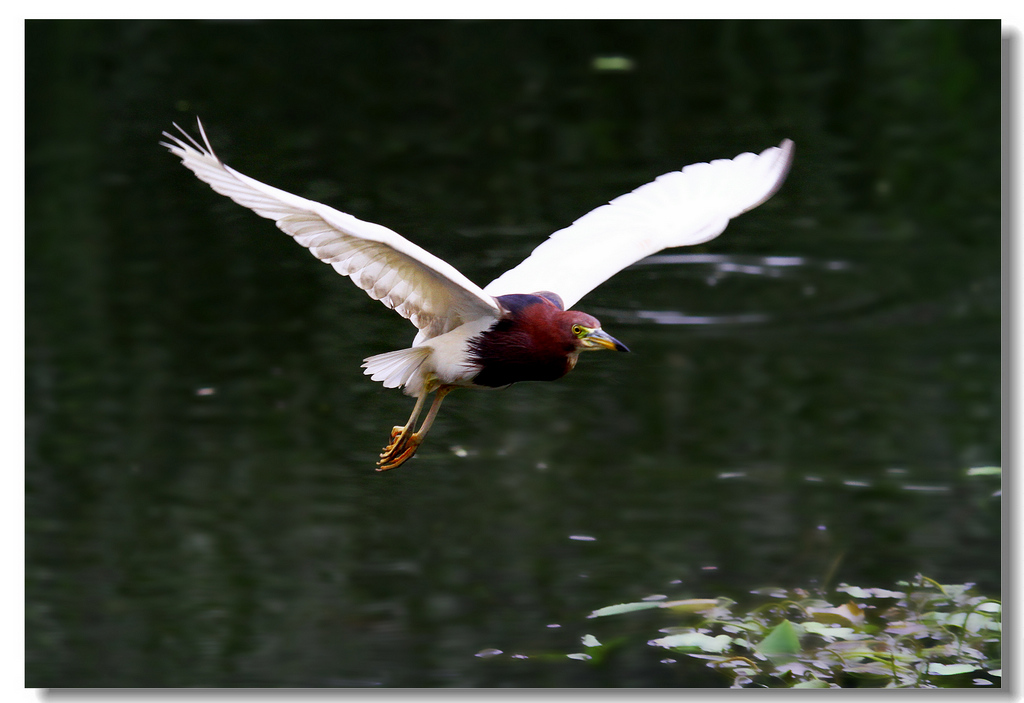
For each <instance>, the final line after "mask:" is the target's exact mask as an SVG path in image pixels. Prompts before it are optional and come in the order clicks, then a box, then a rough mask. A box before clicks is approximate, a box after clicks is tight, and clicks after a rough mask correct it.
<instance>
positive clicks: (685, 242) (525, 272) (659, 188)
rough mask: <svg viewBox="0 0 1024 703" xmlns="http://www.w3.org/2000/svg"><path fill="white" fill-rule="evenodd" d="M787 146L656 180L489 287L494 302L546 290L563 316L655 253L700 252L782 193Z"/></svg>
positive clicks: (593, 214)
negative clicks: (561, 305) (559, 302)
mask: <svg viewBox="0 0 1024 703" xmlns="http://www.w3.org/2000/svg"><path fill="white" fill-rule="evenodd" d="M792 159H793V142H792V141H791V140H789V139H785V140H783V141H782V143H781V144H779V146H776V147H769V148H768V149H765V150H764V151H763V152H761V153H760V154H753V153H743V154H740V155H739V156H737V157H735V158H733V159H715V160H714V161H711V162H710V163H696V164H690V165H688V166H685V167H684V168H682V169H681V170H679V171H672V172H670V173H666V174H662V175H661V176H658V177H657V178H655V179H654V180H653V181H651V182H650V183H646V184H644V185H642V186H640V187H639V188H636V189H635V190H633V191H632V192H630V193H625V194H623V195H620V196H618V197H617V198H614V199H613V200H611V201H610V202H609V203H607V204H605V205H602V206H600V207H598V208H596V209H594V210H592V211H590V212H589V213H587V214H585V215H583V216H582V217H580V218H579V219H577V220H576V221H575V222H574V223H573V224H572V225H570V226H569V227H566V228H564V229H561V230H559V231H557V232H555V233H554V234H552V235H551V236H550V237H548V239H547V240H545V241H544V242H542V243H541V244H540V246H538V247H537V248H536V249H534V250H533V252H532V253H531V254H530V255H529V256H528V257H526V259H524V260H523V261H522V263H520V264H519V265H518V266H516V267H515V268H512V269H510V270H508V271H506V272H505V273H503V274H502V275H501V276H498V278H496V279H494V280H493V281H491V282H490V283H489V284H488V285H487V286H486V287H485V288H484V292H486V293H489V294H491V295H493V296H499V295H507V294H511V293H528V292H531V291H537V290H548V291H552V292H554V293H557V294H558V295H560V296H561V297H562V299H563V300H564V301H565V306H566V308H569V307H571V306H573V305H575V304H576V303H577V302H578V301H579V300H580V299H581V298H582V297H583V296H584V295H586V294H587V293H589V292H590V291H591V290H593V289H594V288H595V287H597V286H598V285H600V284H601V283H602V282H604V281H606V280H607V279H608V278H610V277H611V276H613V275H615V274H616V273H617V272H619V271H621V270H622V269H624V268H626V267H627V266H629V265H630V264H633V263H635V262H637V261H639V260H640V259H642V258H644V257H646V256H650V255H651V254H655V253H657V252H659V251H661V250H662V249H667V248H671V247H679V246H689V245H693V244H700V243H701V242H706V241H708V240H710V239H713V238H715V237H717V236H718V235H719V234H721V233H722V232H723V231H724V230H725V228H726V226H727V225H728V223H729V220H731V219H732V218H734V217H737V216H738V215H740V214H742V213H744V212H747V211H749V210H752V209H753V208H755V207H757V206H758V205H761V204H762V203H764V202H765V201H766V200H768V199H769V198H770V197H771V196H772V195H774V194H775V193H776V192H777V191H778V189H779V188H780V187H781V186H782V183H783V181H784V180H785V178H786V174H787V173H788V171H789V167H790V164H791V163H792Z"/></svg>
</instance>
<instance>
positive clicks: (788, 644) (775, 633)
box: [754, 620, 800, 664]
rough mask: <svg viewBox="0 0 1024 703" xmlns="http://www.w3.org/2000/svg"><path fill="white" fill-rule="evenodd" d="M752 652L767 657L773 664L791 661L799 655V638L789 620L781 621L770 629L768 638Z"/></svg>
mask: <svg viewBox="0 0 1024 703" xmlns="http://www.w3.org/2000/svg"><path fill="white" fill-rule="evenodd" d="M754 651H756V652H759V653H760V654H763V655H765V656H766V657H768V658H769V659H770V660H771V661H772V663H773V664H778V663H780V662H787V661H792V660H793V659H795V658H796V655H797V654H799V653H800V638H799V637H798V636H797V634H796V628H795V627H794V626H793V623H791V622H790V621H789V620H783V621H782V622H780V623H779V624H778V625H776V626H775V627H773V628H772V631H771V632H769V633H768V636H767V637H765V638H764V639H763V640H761V643H760V644H758V645H757V646H756V647H754Z"/></svg>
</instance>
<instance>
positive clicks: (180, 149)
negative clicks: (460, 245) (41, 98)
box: [161, 120, 501, 341]
mask: <svg viewBox="0 0 1024 703" xmlns="http://www.w3.org/2000/svg"><path fill="white" fill-rule="evenodd" d="M197 122H198V120H197ZM174 126H175V127H177V129H178V131H180V132H181V134H182V136H184V137H185V138H186V139H187V140H188V141H185V140H183V139H180V138H179V137H177V136H175V135H173V134H168V133H167V132H164V133H163V134H164V136H165V137H167V139H168V140H169V141H168V142H161V144H162V145H163V146H165V147H167V149H168V150H170V152H171V153H173V154H174V155H175V156H177V157H179V158H180V159H181V163H183V164H184V165H185V167H186V168H188V169H189V170H190V171H192V172H193V173H194V174H196V176H198V177H199V179H200V180H202V181H205V182H206V183H208V184H209V185H210V187H212V188H213V189H214V190H215V191H217V192H218V193H220V194H221V195H226V196H227V197H229V198H231V199H232V200H234V201H235V202H236V203H238V204H239V205H243V206H245V207H247V208H250V209H251V210H253V211H254V212H255V213H256V214H257V215H259V216H261V217H266V218H267V219H270V220H274V221H275V222H276V223H277V226H278V227H279V228H280V229H281V230H283V231H284V232H286V233H287V234H290V235H291V236H292V237H294V238H295V241H297V242H298V243H299V244H301V245H302V246H304V247H306V248H307V249H309V250H310V251H311V252H312V253H313V256H315V257H316V258H318V259H320V260H321V261H324V262H326V263H328V264H330V265H331V266H333V267H334V269H335V270H336V271H337V272H338V273H340V274H342V275H343V276H349V277H350V278H351V279H352V281H353V283H355V284H356V285H357V286H359V287H360V288H362V289H363V290H364V291H366V292H367V294H368V295H369V296H370V297H371V298H373V299H375V300H380V301H381V302H382V303H384V304H385V305H387V306H388V307H389V308H393V309H394V310H395V312H397V313H398V314H400V315H401V316H402V317H406V318H408V319H409V320H410V321H411V322H412V323H413V324H414V325H415V326H416V327H417V328H419V330H420V333H419V336H418V337H417V341H421V340H423V339H430V338H431V337H436V336H437V335H440V334H444V333H445V332H448V331H450V330H452V329H454V328H456V327H458V326H459V325H462V324H463V323H465V322H468V321H470V320H476V319H479V318H481V317H485V316H490V317H498V316H500V314H501V310H500V308H499V307H498V304H497V303H496V302H495V301H494V298H492V297H491V296H490V295H488V294H486V293H484V292H483V291H482V290H481V289H480V287H479V286H477V285H476V284H475V283H473V282H472V281H470V280H469V279H468V278H466V277H465V276H463V275H462V274H461V273H459V272H458V271H457V270H456V269H455V267H453V266H451V265H450V264H448V263H446V262H444V261H442V260H441V259H439V258H437V257H436V256H434V255H433V254H431V253H429V252H427V251H426V250H424V249H422V248H420V247H418V246H416V245H415V244H413V243H412V242H410V241H409V240H407V239H405V238H404V237H402V236H401V235H399V234H397V233H395V232H393V231H391V230H390V229H388V228H387V227H383V226H382V225H377V224H374V223H372V222H365V221H363V220H360V219H358V218H356V217H353V216H352V215H348V214H346V213H344V212H339V211H338V210H335V209H333V208H330V207H327V206H326V205H322V204H320V203H317V202H314V201H312V200H306V199H305V198H300V197H299V196H297V195H292V194H291V193H286V192H285V191H283V190H279V189H277V188H274V187H272V186H268V185H266V184H264V183H260V182H259V181H257V180H254V179H252V178H249V177H248V176H245V175H243V174H241V173H239V172H238V171H235V170H234V169H233V168H230V167H229V166H227V165H225V164H224V163H222V162H221V160H220V159H219V158H217V155H216V154H214V152H213V148H212V147H211V146H210V141H209V139H207V138H206V133H205V132H204V130H203V125H202V123H201V122H200V123H199V133H200V134H201V135H202V138H203V144H199V143H198V142H196V141H195V140H194V139H192V137H191V136H189V134H188V133H187V132H185V130H183V129H182V128H181V127H178V125H174Z"/></svg>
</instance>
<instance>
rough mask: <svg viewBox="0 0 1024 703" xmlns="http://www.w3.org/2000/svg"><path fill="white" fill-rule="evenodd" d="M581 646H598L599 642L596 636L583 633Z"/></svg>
mask: <svg viewBox="0 0 1024 703" xmlns="http://www.w3.org/2000/svg"><path fill="white" fill-rule="evenodd" d="M583 646H584V647H600V646H601V643H600V642H598V641H597V638H596V637H594V636H593V635H583Z"/></svg>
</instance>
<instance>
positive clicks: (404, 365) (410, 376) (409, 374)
mask: <svg viewBox="0 0 1024 703" xmlns="http://www.w3.org/2000/svg"><path fill="white" fill-rule="evenodd" d="M430 354H431V349H430V347H410V348H408V349H398V350H396V351H390V352H385V353H384V354H377V355H375V356H370V357H367V358H366V359H364V360H363V366H362V367H363V369H365V370H364V371H363V373H365V374H366V375H367V376H369V377H370V378H372V379H373V380H374V381H380V382H381V383H383V384H384V387H385V388H401V387H402V386H408V385H409V384H410V383H412V385H414V386H417V388H411V387H410V388H409V389H408V391H413V395H417V394H418V392H419V390H420V389H419V388H418V386H420V385H422V382H423V379H422V378H419V377H418V375H417V373H416V372H417V371H419V369H420V366H422V365H423V362H424V361H426V360H427V357H428V356H430ZM413 381H418V383H413ZM408 391H407V392H408Z"/></svg>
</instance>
